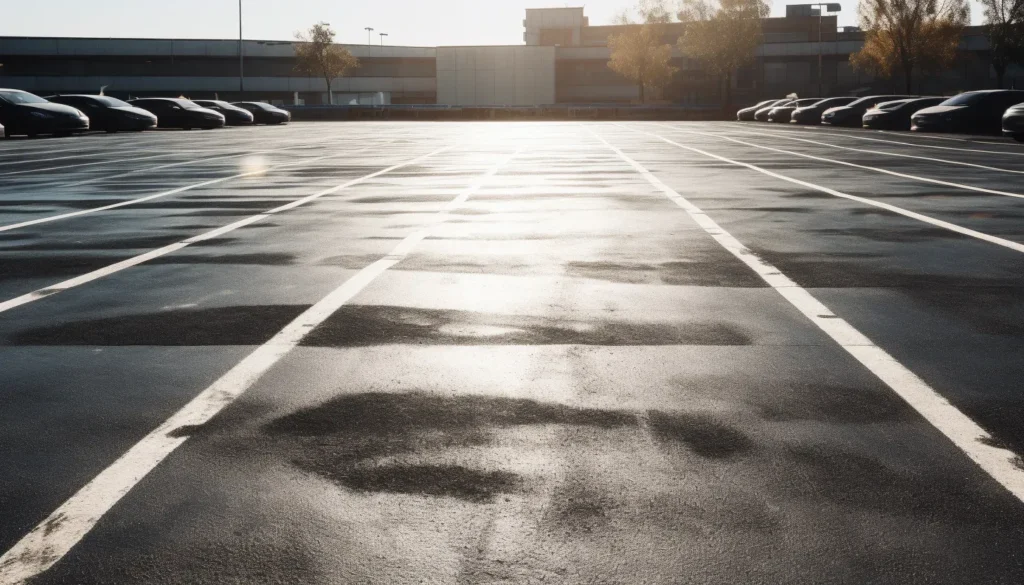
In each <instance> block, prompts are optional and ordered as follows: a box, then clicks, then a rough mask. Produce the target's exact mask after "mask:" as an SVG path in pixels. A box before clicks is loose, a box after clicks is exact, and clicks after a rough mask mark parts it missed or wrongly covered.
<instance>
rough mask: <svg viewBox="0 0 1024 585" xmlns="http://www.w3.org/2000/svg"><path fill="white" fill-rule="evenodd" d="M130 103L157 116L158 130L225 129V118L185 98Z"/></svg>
mask: <svg viewBox="0 0 1024 585" xmlns="http://www.w3.org/2000/svg"><path fill="white" fill-rule="evenodd" d="M128 103H129V104H131V105H133V106H135V107H137V108H142V109H143V110H146V111H147V112H149V113H151V114H155V115H156V117H157V120H158V122H157V127H158V128H182V129H185V130H191V129H193V128H202V129H203V130H209V129H211V128H222V127H224V116H222V115H221V114H218V113H217V112H214V111H213V110H208V109H206V108H203V107H200V106H199V105H198V104H196V103H195V102H193V101H191V100H186V99H184V98H139V99H134V100H129V101H128Z"/></svg>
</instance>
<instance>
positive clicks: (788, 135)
mask: <svg viewBox="0 0 1024 585" xmlns="http://www.w3.org/2000/svg"><path fill="white" fill-rule="evenodd" d="M673 128H676V127H673ZM727 132H729V133H731V134H736V133H739V134H749V135H753V136H771V137H773V138H782V139H784V140H796V141H798V142H806V143H808V144H817V145H819V146H827V147H829V148H837V149H840V150H850V151H853V152H866V153H868V154H881V155H885V156H892V157H898V158H913V159H917V160H926V161H929V162H938V163H943V164H948V165H958V166H964V167H972V168H975V169H982V170H986V171H995V172H998V173H1014V174H1017V175H1024V171H1019V170H1016V169H1004V168H1002V167H992V166H988V165H979V164H976V163H969V162H963V161H959V160H949V159H945V158H934V157H930V156H919V155H916V154H903V153H900V152H889V151H887V150H869V149H867V148H853V147H852V146H841V145H839V144H832V143H831V142H821V141H818V140H809V139H807V138H798V137H796V136H793V134H795V133H794V132H788V131H785V130H784V131H781V132H752V131H747V130H731V129H730V130H728V131H727ZM953 184H954V185H955V184H956V183H953Z"/></svg>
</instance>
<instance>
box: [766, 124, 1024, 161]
mask: <svg viewBox="0 0 1024 585" xmlns="http://www.w3.org/2000/svg"><path fill="white" fill-rule="evenodd" d="M795 128H797V129H798V130H797V131H801V132H818V133H821V134H826V135H828V136H845V137H847V138H853V139H855V140H868V141H871V142H884V143H886V144H901V145H903V146H913V147H914V148H934V149H936V150H956V151H960V152H975V153H979V154H1005V155H1006V156H1024V152H1007V151H1005V150H979V149H977V148H957V147H955V146H938V145H936V144H924V143H921V142H901V141H898V140H885V139H882V138H872V137H870V136H860V135H859V131H856V130H851V131H849V132H836V131H831V132H830V131H828V130H826V129H825V127H824V126H796V127H795ZM779 130H780V131H782V132H792V133H793V134H796V131H794V130H782V129H781V128H780V129H779ZM865 131H866V132H877V133H879V134H885V135H887V136H888V135H891V136H900V137H907V136H915V135H914V134H896V133H894V132H889V131H887V130H865ZM916 136H917V137H919V138H922V139H928V140H953V141H960V142H968V143H970V142H972V141H969V140H961V139H959V138H940V137H938V136H921V135H916ZM982 144H999V143H997V142H983V143H982ZM1006 146H1012V145H1010V144H1007V145H1006Z"/></svg>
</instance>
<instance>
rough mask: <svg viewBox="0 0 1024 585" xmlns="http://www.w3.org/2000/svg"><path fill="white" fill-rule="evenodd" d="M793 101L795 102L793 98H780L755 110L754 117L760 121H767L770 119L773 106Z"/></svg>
mask: <svg viewBox="0 0 1024 585" xmlns="http://www.w3.org/2000/svg"><path fill="white" fill-rule="evenodd" d="M791 103H793V100H791V99H784V100H779V101H777V102H775V103H774V104H771V105H767V106H765V107H763V108H761V109H760V110H758V111H756V112H754V119H755V120H757V121H758V122H767V121H768V114H769V113H770V112H771V111H772V109H773V108H778V107H781V106H785V105H788V104H791Z"/></svg>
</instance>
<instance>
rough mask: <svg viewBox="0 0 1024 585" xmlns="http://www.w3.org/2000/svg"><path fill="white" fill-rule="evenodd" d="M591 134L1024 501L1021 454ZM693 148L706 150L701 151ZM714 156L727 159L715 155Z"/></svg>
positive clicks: (714, 223) (657, 181) (644, 171)
mask: <svg viewBox="0 0 1024 585" xmlns="http://www.w3.org/2000/svg"><path fill="white" fill-rule="evenodd" d="M587 130H588V131H590V133H591V134H593V135H594V136H595V137H596V138H597V139H598V140H600V141H601V142H602V143H604V144H605V145H606V146H608V148H610V149H611V150H613V151H614V152H615V153H616V154H617V155H618V156H619V158H621V159H622V160H623V161H625V162H626V163H628V164H629V165H630V166H631V167H632V168H633V169H634V170H635V171H636V172H637V173H639V174H640V175H641V176H642V177H643V178H644V179H646V180H647V182H648V183H650V184H651V185H652V186H654V187H655V188H657V189H658V190H659V191H661V192H662V193H664V194H665V196H666V197H668V198H669V199H670V200H671V201H673V202H674V203H675V204H676V205H678V206H679V207H681V208H682V209H683V210H685V211H686V213H687V214H689V216H690V217H691V218H693V220H694V221H695V222H696V223H697V225H699V226H700V227H701V228H702V229H703V230H704V231H705V232H707V233H708V234H709V235H710V236H711V237H712V238H714V239H715V241H716V242H718V243H719V244H720V245H721V246H722V247H723V248H725V249H726V250H728V251H729V252H730V253H731V254H732V255H733V256H735V257H736V258H737V259H739V260H740V261H741V262H743V263H744V264H746V265H747V266H748V267H750V269H751V270H753V271H754V272H756V273H757V274H758V276H760V277H761V278H762V279H763V280H764V281H765V282H766V283H767V284H768V285H769V286H771V287H772V288H773V289H775V291H776V292H778V293H779V294H780V295H782V297H783V298H785V299H786V300H787V301H789V303H790V304H791V305H793V306H794V307H795V308H796V309H797V310H798V311H800V312H801V313H803V315H804V316H805V317H807V318H808V319H809V320H810V321H811V322H812V323H814V324H815V325H816V326H817V327H818V328H819V329H821V330H822V331H823V332H824V333H825V334H826V335H828V336H829V337H830V338H832V340H833V341H835V342H836V343H837V344H839V345H840V346H841V347H842V348H843V349H844V350H846V351H847V353H849V354H850V355H851V356H853V358H854V359H856V360H857V361H859V362H860V363H861V364H863V365H864V367H866V368H867V369H868V370H869V371H871V373H873V374H874V375H875V376H877V377H878V378H879V379H880V380H882V381H883V382H884V383H885V384H886V385H887V386H889V388H891V389H892V390H893V391H894V392H896V394H898V395H899V396H900V397H901V398H902V399H903V400H904V401H906V402H907V403H908V404H910V406H911V407H913V408H914V410H916V411H917V412H918V413H920V414H921V416H923V417H924V418H925V419H926V420H927V421H928V422H930V423H931V424H932V426H934V427H935V428H936V429H938V430H939V431H940V432H941V433H942V434H944V435H945V436H946V437H947V438H949V440H951V441H952V442H953V444H955V445H956V446H957V447H959V448H960V450H961V451H963V452H964V453H965V454H967V456H968V457H970V458H971V460H972V461H974V462H975V463H977V464H978V466H979V467H981V468H982V469H983V470H984V471H985V472H986V473H988V475H990V476H991V477H992V478H993V479H995V480H996V481H998V482H999V483H1000V484H1001V485H1002V486H1003V487H1005V488H1006V489H1007V490H1009V491H1010V493H1012V494H1013V495H1014V496H1016V498H1017V499H1018V500H1021V501H1022V502H1024V469H1020V468H1018V467H1017V466H1016V465H1015V464H1014V459H1015V458H1016V454H1015V453H1013V452H1012V451H1010V450H1008V449H1003V448H1000V447H996V446H993V441H992V436H991V435H990V434H989V433H988V432H987V431H985V430H984V429H983V428H981V427H980V426H978V424H977V423H975V422H974V421H973V420H971V419H970V417H968V416H967V415H965V414H964V413H962V412H960V411H959V410H958V409H957V408H956V407H955V406H953V405H952V404H950V403H949V401H947V400H946V399H945V398H943V397H942V396H941V395H940V394H939V393H938V392H936V391H935V390H934V389H933V388H931V387H930V386H929V385H928V384H927V383H925V381H924V380H922V379H921V378H919V377H918V376H917V375H916V374H914V373H913V372H912V371H910V370H909V369H907V368H906V367H905V366H904V365H903V364H901V363H900V362H899V361H897V360H896V359H895V358H893V357H892V356H891V355H889V354H888V353H887V352H886V351H885V350H884V349H882V348H880V347H878V346H877V345H875V344H874V343H873V342H872V341H871V340H870V339H868V338H867V337H866V336H865V335H864V334H863V333H861V332H860V331H858V330H857V329H856V328H855V327H854V326H852V325H850V324H849V323H847V322H846V321H845V320H843V319H841V318H840V317H838V316H837V315H836V314H835V313H833V312H832V311H831V310H830V309H829V308H828V307H826V306H825V305H824V304H822V303H821V302H820V301H819V300H818V299H816V298H814V296H813V295H811V293H809V292H807V290H806V289H804V288H802V287H800V286H799V285H798V284H796V283H795V282H793V281H792V280H791V279H790V278H789V277H787V276H786V275H785V274H783V273H782V271H781V270H779V269H778V268H776V267H774V266H772V265H771V264H769V263H768V262H765V261H764V260H762V259H761V258H759V257H758V256H757V255H756V254H754V252H752V251H751V250H750V249H749V248H747V247H746V246H744V245H743V244H742V243H741V242H740V241H739V240H737V239H736V238H735V237H733V236H732V234H730V233H729V232H727V231H726V230H725V229H723V228H722V227H721V226H720V225H718V223H716V222H715V221H714V220H713V219H711V217H709V216H708V215H707V214H706V213H704V212H703V211H702V210H701V209H700V208H699V207H697V206H696V205H694V204H693V203H690V202H689V201H688V200H686V199H685V198H684V197H683V196H682V195H680V194H679V193H678V192H676V191H675V190H674V189H672V188H671V187H669V186H668V185H666V184H665V183H663V182H662V181H661V180H660V179H658V178H657V177H655V176H654V175H653V174H652V173H651V172H650V171H648V170H647V169H646V168H644V167H643V166H641V165H640V164H639V163H638V162H636V161H635V160H633V159H632V158H630V157H629V156H627V155H626V154H625V153H624V152H623V151H622V150H620V149H619V148H617V147H615V146H612V145H611V144H610V143H609V142H608V141H607V140H605V139H604V138H602V137H601V136H599V135H598V134H597V133H595V132H594V131H593V130H591V129H590V128H589V127H587ZM693 150H694V152H701V151H699V150H698V149H693ZM712 157H713V158H718V159H720V160H726V159H721V157H717V156H713V155H712ZM727 162H728V161H727Z"/></svg>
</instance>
